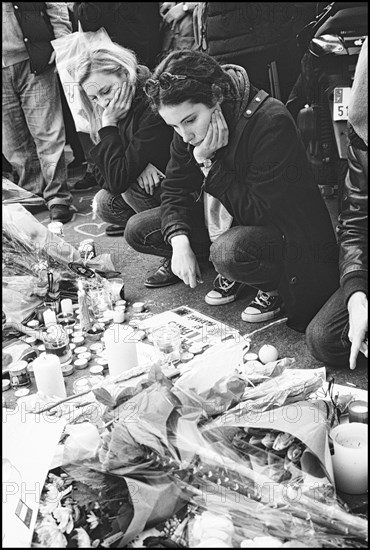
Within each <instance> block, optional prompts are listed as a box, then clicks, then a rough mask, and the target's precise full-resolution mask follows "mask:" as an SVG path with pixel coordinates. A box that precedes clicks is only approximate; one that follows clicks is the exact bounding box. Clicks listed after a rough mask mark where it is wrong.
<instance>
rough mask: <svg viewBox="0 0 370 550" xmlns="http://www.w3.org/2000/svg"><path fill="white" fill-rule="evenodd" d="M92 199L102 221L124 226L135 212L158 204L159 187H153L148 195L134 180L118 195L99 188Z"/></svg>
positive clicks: (155, 206)
mask: <svg viewBox="0 0 370 550" xmlns="http://www.w3.org/2000/svg"><path fill="white" fill-rule="evenodd" d="M94 200H95V201H96V204H97V213H98V215H99V217H100V218H101V219H102V220H103V221H105V222H107V223H112V224H114V225H119V226H121V227H126V224H127V222H128V220H129V219H130V218H131V217H132V216H133V215H134V214H135V213H137V212H143V211H145V210H150V209H153V208H157V207H158V206H159V205H160V202H161V200H160V187H157V188H156V189H155V191H154V194H153V195H148V193H146V192H145V190H144V189H142V188H141V187H140V185H139V184H138V183H137V182H135V183H133V184H132V185H131V187H130V188H129V189H128V190H127V191H126V192H125V193H122V194H120V195H112V193H110V192H109V191H107V190H106V189H101V190H100V191H98V193H97V194H96V195H95V199H94Z"/></svg>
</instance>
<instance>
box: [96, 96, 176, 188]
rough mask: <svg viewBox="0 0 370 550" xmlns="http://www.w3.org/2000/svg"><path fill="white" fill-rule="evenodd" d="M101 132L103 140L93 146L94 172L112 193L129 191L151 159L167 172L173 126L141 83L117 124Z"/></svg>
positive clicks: (100, 182) (104, 186)
mask: <svg viewBox="0 0 370 550" xmlns="http://www.w3.org/2000/svg"><path fill="white" fill-rule="evenodd" d="M99 136H100V139H101V141H100V142H99V143H98V144H97V145H96V146H95V147H93V148H92V149H91V150H90V156H91V158H92V160H93V162H94V164H95V167H94V175H95V178H96V180H97V181H98V183H99V184H100V186H101V187H102V188H103V189H106V190H108V191H110V193H112V194H113V195H118V194H120V193H124V192H125V191H127V189H128V188H129V187H130V186H131V185H132V184H133V183H134V182H136V180H137V178H138V177H139V176H140V174H141V173H142V171H143V170H144V168H146V166H147V165H148V164H149V163H151V164H153V165H154V166H155V167H156V168H159V170H161V172H163V173H165V171H166V166H167V163H168V160H169V158H170V145H171V141H172V137H173V130H172V128H170V127H169V126H167V125H166V124H165V123H164V121H163V119H162V118H161V117H160V116H159V115H156V114H154V113H153V111H152V109H151V108H150V106H149V105H148V103H147V100H146V97H145V96H144V95H143V91H142V90H141V89H140V87H139V88H138V90H137V92H136V96H135V99H134V101H133V103H132V107H131V109H130V111H129V113H128V114H127V116H126V117H125V118H124V119H122V120H121V121H119V124H118V127H115V126H106V127H104V128H102V129H101V130H100V131H99Z"/></svg>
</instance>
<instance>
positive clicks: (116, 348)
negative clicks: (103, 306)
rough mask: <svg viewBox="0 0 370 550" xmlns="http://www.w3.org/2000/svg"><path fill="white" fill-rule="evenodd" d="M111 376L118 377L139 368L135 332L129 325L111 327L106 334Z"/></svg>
mask: <svg viewBox="0 0 370 550" xmlns="http://www.w3.org/2000/svg"><path fill="white" fill-rule="evenodd" d="M104 342H105V348H106V357H107V360H108V368H109V374H110V375H111V376H118V375H119V374H121V373H122V372H125V371H127V370H130V369H132V368H133V367H137V366H138V357H137V349H136V338H135V331H134V330H132V328H131V327H129V326H127V325H118V324H113V325H111V326H110V327H109V328H108V329H107V330H106V331H105V333H104Z"/></svg>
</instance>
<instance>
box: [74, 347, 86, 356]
mask: <svg viewBox="0 0 370 550" xmlns="http://www.w3.org/2000/svg"><path fill="white" fill-rule="evenodd" d="M73 351H74V353H75V354H76V355H80V354H81V353H86V352H87V347H86V346H79V347H78V348H75V349H74V350H73Z"/></svg>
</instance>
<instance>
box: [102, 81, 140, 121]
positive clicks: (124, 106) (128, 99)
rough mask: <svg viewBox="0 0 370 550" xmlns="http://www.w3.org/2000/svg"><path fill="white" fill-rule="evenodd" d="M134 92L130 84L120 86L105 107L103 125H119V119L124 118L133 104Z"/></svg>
mask: <svg viewBox="0 0 370 550" xmlns="http://www.w3.org/2000/svg"><path fill="white" fill-rule="evenodd" d="M132 99H133V93H132V87H131V85H130V84H128V83H126V84H123V86H121V87H120V88H118V89H117V90H116V92H115V94H114V96H113V98H112V99H111V101H110V102H109V105H108V106H107V107H106V108H105V109H104V112H103V116H102V123H103V126H109V125H111V124H113V125H114V126H116V125H117V123H118V121H119V120H121V119H122V118H124V117H125V116H126V115H127V113H128V112H129V110H130V108H131V104H132Z"/></svg>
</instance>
